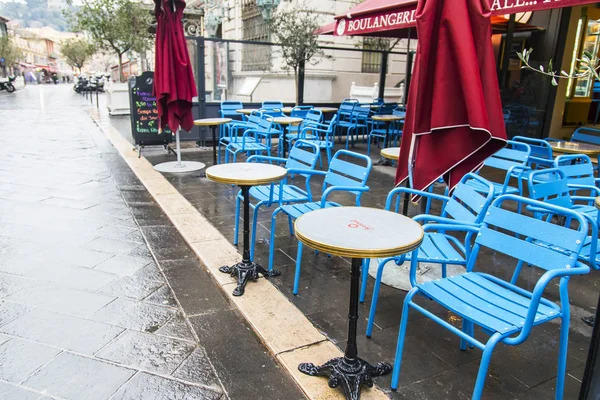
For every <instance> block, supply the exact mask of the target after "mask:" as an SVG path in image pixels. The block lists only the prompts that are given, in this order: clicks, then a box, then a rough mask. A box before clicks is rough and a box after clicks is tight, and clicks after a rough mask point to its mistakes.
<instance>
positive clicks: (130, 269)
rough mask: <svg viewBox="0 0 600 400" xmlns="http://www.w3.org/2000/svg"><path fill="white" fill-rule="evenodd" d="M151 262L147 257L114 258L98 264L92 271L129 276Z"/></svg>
mask: <svg viewBox="0 0 600 400" xmlns="http://www.w3.org/2000/svg"><path fill="white" fill-rule="evenodd" d="M151 262H153V261H152V258H147V257H129V256H114V257H112V258H109V259H108V260H106V261H104V262H102V263H100V264H98V265H97V266H96V267H94V269H95V270H99V271H104V272H109V273H111V274H117V275H120V276H131V275H133V274H135V273H136V272H137V271H139V270H140V269H141V268H143V267H145V266H146V265H148V264H150V263H151Z"/></svg>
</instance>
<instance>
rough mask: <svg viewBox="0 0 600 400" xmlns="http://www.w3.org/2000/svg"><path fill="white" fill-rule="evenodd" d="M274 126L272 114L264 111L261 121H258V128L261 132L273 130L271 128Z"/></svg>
mask: <svg viewBox="0 0 600 400" xmlns="http://www.w3.org/2000/svg"><path fill="white" fill-rule="evenodd" d="M272 128H273V118H271V116H270V115H268V114H265V113H262V115H261V117H260V119H259V121H258V126H257V127H256V129H258V130H259V131H261V132H271V129H272Z"/></svg>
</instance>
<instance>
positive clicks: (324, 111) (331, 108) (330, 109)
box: [313, 107, 338, 114]
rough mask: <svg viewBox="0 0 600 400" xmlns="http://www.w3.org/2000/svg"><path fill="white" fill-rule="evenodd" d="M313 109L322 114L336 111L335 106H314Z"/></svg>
mask: <svg viewBox="0 0 600 400" xmlns="http://www.w3.org/2000/svg"><path fill="white" fill-rule="evenodd" d="M313 110H319V111H321V112H322V113H323V114H327V113H334V112H337V110H338V108H337V107H315V108H314V109H313Z"/></svg>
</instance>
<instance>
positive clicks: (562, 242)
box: [467, 195, 588, 307]
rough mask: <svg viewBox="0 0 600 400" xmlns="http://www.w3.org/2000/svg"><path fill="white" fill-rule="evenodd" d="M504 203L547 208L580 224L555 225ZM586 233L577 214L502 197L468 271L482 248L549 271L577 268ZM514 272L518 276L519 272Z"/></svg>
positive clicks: (479, 239) (492, 208)
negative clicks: (506, 206)
mask: <svg viewBox="0 0 600 400" xmlns="http://www.w3.org/2000/svg"><path fill="white" fill-rule="evenodd" d="M504 203H517V204H519V205H525V206H526V207H536V208H545V209H548V210H549V212H552V213H555V214H558V215H564V216H567V217H568V218H572V220H573V221H576V222H577V224H571V226H573V228H569V227H564V226H560V225H556V224H552V223H551V222H546V221H544V220H541V219H536V218H534V217H531V216H528V215H524V214H519V213H517V212H514V211H512V210H509V209H507V208H504V207H503V205H504ZM511 206H512V204H509V206H508V207H510V208H511V209H514V206H512V207H511ZM587 233H588V223H587V221H586V220H585V219H584V217H583V216H582V215H581V214H579V213H577V212H574V211H570V210H567V209H565V208H562V207H556V206H553V205H551V204H547V203H543V202H541V201H537V200H532V199H527V198H524V197H519V196H514V195H503V196H500V197H498V198H497V199H496V200H494V202H493V203H492V205H491V206H490V207H489V208H488V210H487V212H486V215H485V217H484V219H483V226H482V228H481V230H480V232H479V234H478V235H477V236H476V239H475V246H474V247H473V252H472V254H471V257H470V258H469V262H468V264H467V271H472V270H473V266H474V262H475V258H476V257H477V253H478V251H479V249H480V246H484V247H487V248H489V249H491V250H494V251H496V252H498V253H502V254H506V255H508V256H510V257H513V258H516V259H518V260H522V261H524V262H526V263H528V264H530V265H532V266H536V267H538V268H541V269H543V270H546V271H550V270H554V269H564V268H570V267H574V266H575V264H576V262H577V258H578V256H579V252H580V251H581V248H582V247H583V244H584V242H585V239H586V237H587ZM532 241H538V243H539V242H543V243H548V244H550V246H540V245H539V244H536V243H532ZM515 272H516V273H518V271H517V269H515ZM525 306H526V307H527V305H525Z"/></svg>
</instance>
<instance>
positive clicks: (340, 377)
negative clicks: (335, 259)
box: [294, 207, 423, 399]
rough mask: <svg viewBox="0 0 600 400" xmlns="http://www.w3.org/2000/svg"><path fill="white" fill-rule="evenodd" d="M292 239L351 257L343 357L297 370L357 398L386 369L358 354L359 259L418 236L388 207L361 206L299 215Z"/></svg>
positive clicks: (409, 246)
mask: <svg viewBox="0 0 600 400" xmlns="http://www.w3.org/2000/svg"><path fill="white" fill-rule="evenodd" d="M294 227H295V232H296V237H297V238H298V240H300V241H301V242H302V243H304V244H305V245H307V246H309V247H312V248H313V249H315V250H319V251H321V252H323V253H327V254H333V255H337V256H342V257H352V269H351V273H350V307H349V313H348V341H347V343H346V350H345V352H344V356H343V357H339V358H334V359H332V360H329V361H327V362H326V363H325V364H323V365H321V366H316V365H314V364H312V363H303V364H300V365H299V366H298V369H299V370H300V372H303V373H305V374H307V375H311V376H328V377H329V386H330V387H332V388H335V387H338V386H342V390H343V391H344V394H345V395H346V398H347V399H359V398H360V390H361V388H362V385H363V384H364V385H366V386H368V387H372V386H373V380H372V378H373V377H376V376H381V375H385V374H388V373H390V372H391V370H392V367H391V365H390V364H388V363H384V362H380V363H377V364H376V365H372V364H369V363H368V362H367V361H365V360H363V359H361V358H359V357H358V349H357V345H356V330H357V321H358V291H359V284H358V281H359V276H360V269H361V265H362V260H363V258H365V257H391V256H394V255H398V254H404V253H407V252H410V251H412V250H414V249H416V248H417V247H418V246H419V245H420V244H421V241H422V240H423V228H422V227H421V225H419V224H418V223H417V222H415V221H413V220H412V219H410V218H408V217H405V216H403V215H400V214H397V213H393V212H390V211H385V210H380V209H376V208H367V207H330V208H324V209H320V210H316V211H312V212H309V213H306V214H304V215H303V216H301V217H300V218H298V219H297V220H296V223H295V225H294Z"/></svg>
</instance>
